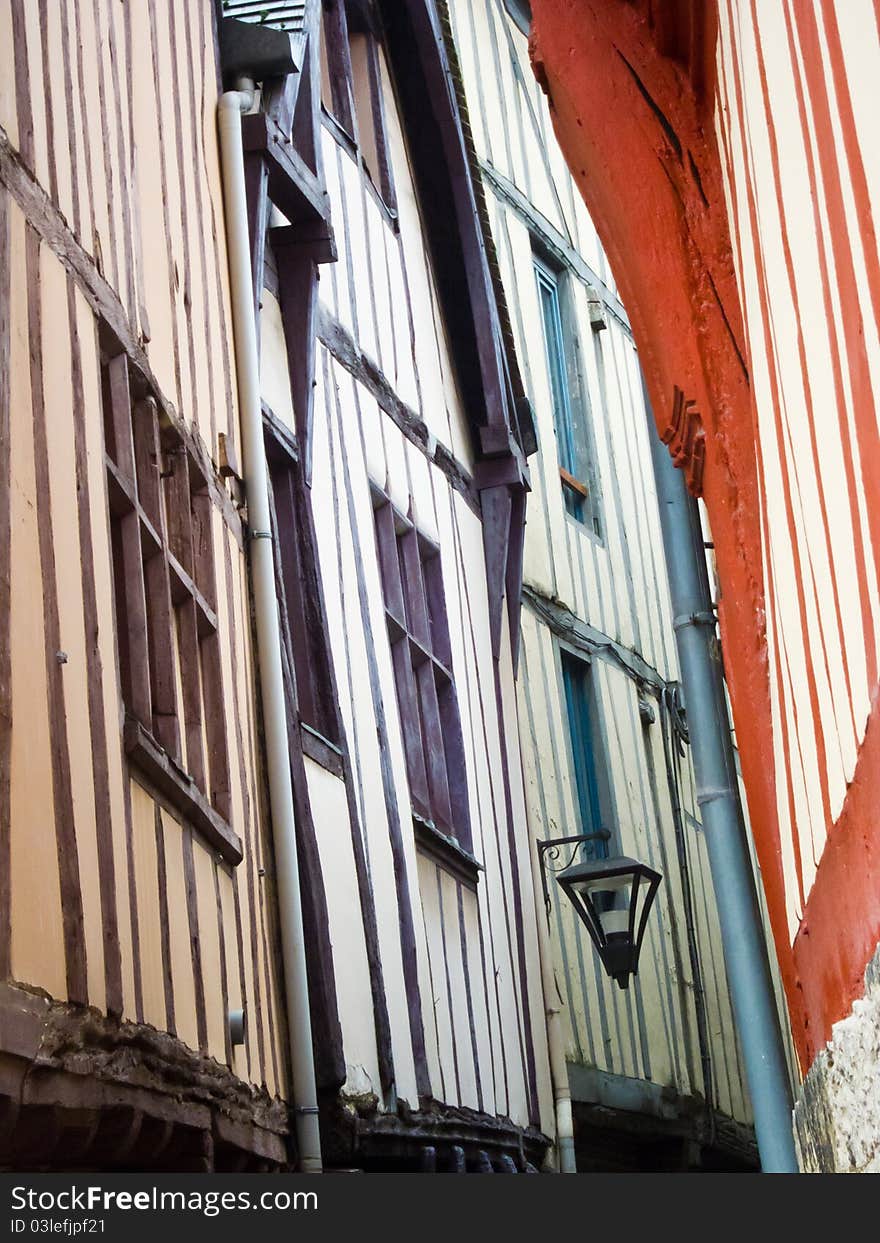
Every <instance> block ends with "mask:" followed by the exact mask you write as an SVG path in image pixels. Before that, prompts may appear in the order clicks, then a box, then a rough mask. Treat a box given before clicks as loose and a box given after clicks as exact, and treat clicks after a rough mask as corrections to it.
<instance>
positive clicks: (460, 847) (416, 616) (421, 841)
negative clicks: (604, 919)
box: [372, 486, 481, 887]
mask: <svg viewBox="0 0 880 1243" xmlns="http://www.w3.org/2000/svg"><path fill="white" fill-rule="evenodd" d="M372 500H373V523H374V531H375V537H376V553H377V558H378V563H379V564H378V569H379V577H380V581H381V587H382V600H383V607H384V611H385V619H386V624H387V629H388V641H389V645H390V648H391V662H392V667H393V670H394V682H395V690H396V695H397V705H398V712H399V714H400V728H401V738H402V742H403V748H404V755H405V759H406V768H407V780H408V783H409V792H410V801H411V805H412V815H413V826H414V830H415V834H416V842H417V845H418V847H419V849H420V850H421V851H422V852H423V853H425V854H427V855H429V856H431V857H432V858H434V859H435V861H436V862H438V863H440V865H441V866H443V867H445V868H446V869H447V870H448V871H451V872H452V873H453V874H455V875H456V876H458V878H459V879H461V880H463V881H464V882H465V883H466V884H468V885H470V886H471V887H474V886H475V885H476V882H477V878H478V874H479V870H480V866H481V865H480V864H479V863H478V862H477V860H476V859H475V858H474V855H473V853H472V849H473V836H472V825H471V815H470V801H469V793H468V783H467V767H466V760H465V750H464V736H463V733H462V727H461V713H460V710H459V706H458V695H457V691H456V687H455V679H454V677H453V673H452V654H451V642H450V635H449V622H448V616H447V612H446V596H445V591H444V587H443V572H442V564H441V552H440V548H439V547H438V546H437V544H435V543H434V542H433V540H431V539H430V538H429V537H428V536H426V535H425V534H424V533H423V532H422V531H419V530H418V528H417V527H416V526H415V525H414V523H413V522H412V521H411V520H410V519H409V518H407V517H406V516H405V515H404V514H402V513H401V512H400V510H399V509H397V508H396V507H395V506H394V505H393V503H392V502H391V500H390V499H389V497H388V496H386V494H385V493H384V492H383V491H382V490H381V489H379V488H377V487H375V486H373V487H372Z"/></svg>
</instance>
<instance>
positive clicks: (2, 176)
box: [0, 0, 552, 1172]
mask: <svg viewBox="0 0 880 1243" xmlns="http://www.w3.org/2000/svg"><path fill="white" fill-rule="evenodd" d="M247 7H248V6H238V8H239V9H242V8H247ZM250 7H251V8H253V6H250ZM288 8H289V9H290V13H289V14H288V26H287V30H288V33H287V34H286V35H284V36H283V41H282V44H280V45H279V43H278V41H277V39H278V36H277V33H275V41H274V42H273V41H272V38H271V37H270V38H269V42H268V44H267V43H266V42H265V40H263V41H262V42H261V41H260V40H259V39H258V41H257V42H256V43H254V42H253V40H252V37H251V36H252V34H253V33H254V30H255V28H253V27H250V26H246V27H245V29H244V30H243V29H242V26H241V24H234V19H232V20H230V19H228V18H227V16H225V15H224V13H223V12H222V10H221V9H220V8H219V7H217V6H215V5H214V4H212V3H210V2H209V0H199V2H198V3H189V0H187V3H182V2H181V0H169V2H168V3H161V4H155V5H140V4H137V5H129V4H126V5H118V4H115V3H108V2H105V0H99V2H98V3H97V4H81V3H79V2H78V0H64V2H63V3H58V4H52V5H46V6H41V5H33V4H29V3H24V2H22V0H9V2H7V3H3V4H2V5H0V59H2V63H3V70H4V73H3V82H4V86H3V88H2V94H0V125H2V132H0V377H2V379H0V384H2V389H0V449H2V454H0V457H2V469H3V471H4V479H3V486H2V488H0V653H2V655H0V661H2V665H0V697H2V705H0V852H2V857H0V884H2V886H3V889H2V893H0V909H2V924H0V976H2V985H0V987H2V1006H0V1050H2V1053H0V1058H2V1061H0V1064H2V1075H3V1078H2V1088H0V1094H2V1101H3V1107H2V1120H3V1129H2V1145H3V1148H2V1157H0V1160H2V1162H3V1164H4V1165H7V1166H18V1167H20V1168H21V1167H23V1168H53V1167H54V1168H59V1167H60V1168H72V1167H76V1168H116V1169H144V1168H152V1169H177V1170H185V1169H203V1170H211V1169H246V1170H258V1169H277V1168H287V1167H294V1168H295V1167H296V1165H297V1161H298V1154H297V1145H296V1143H295V1142H294V1138H293V1136H292V1134H291V1131H292V1125H291V1122H290V1114H291V1112H293V1113H294V1114H300V1113H302V1112H303V1109H301V1108H300V1106H301V1104H302V1098H301V1096H300V1097H297V1095H296V1094H297V1091H298V1090H300V1089H301V1086H302V1085H297V1084H296V1083H293V1084H292V1081H291V1066H290V1055H291V1045H290V1039H289V1030H290V1024H289V1021H288V1020H289V1017H290V1016H291V1015H292V1014H293V1013H294V1009H297V1008H298V1010H299V1012H301V1011H302V1007H303V1006H304V1005H306V1004H307V1005H308V1008H309V1010H310V1013H311V1038H312V1043H313V1047H314V1050H315V1062H314V1078H315V1081H316V1088H317V1098H316V1099H317V1106H316V1107H317V1108H320V1111H321V1131H322V1137H323V1140H324V1159H325V1163H326V1164H327V1165H328V1166H336V1167H343V1168H365V1169H374V1168H383V1169H393V1168H405V1169H417V1168H421V1169H431V1168H439V1169H453V1170H459V1171H462V1172H464V1171H465V1170H479V1169H484V1168H490V1169H491V1168H494V1169H497V1170H499V1171H504V1172H507V1171H511V1172H512V1171H515V1170H525V1169H527V1168H534V1167H537V1166H540V1164H541V1163H542V1160H543V1156H544V1153H545V1150H546V1148H547V1144H548V1134H549V1132H550V1131H551V1130H552V1098H551V1096H550V1092H549V1072H548V1069H547V1053H546V1036H545V1030H544V1025H543V1013H542V1011H543V1007H542V1000H541V990H540V971H539V966H538V938H537V932H536V915H535V909H534V902H533V899H532V881H531V871H530V858H529V844H528V835H527V832H526V828H525V825H526V820H525V813H524V796H523V780H522V771H521V766H520V757H519V748H518V739H517V708H516V693H515V685H514V678H513V667H514V661H513V651H514V650H515V647H516V642H517V640H516V633H517V625H518V617H519V595H520V592H519V582H520V578H519V576H520V552H521V547H522V532H523V521H524V518H523V507H524V496H525V489H526V481H527V468H526V462H525V459H526V456H527V454H528V453H529V452H530V450H531V445H530V442H529V437H530V434H531V431H530V427H531V425H530V421H529V415H528V410H527V407H526V405H525V403H524V401H523V400H522V392H521V388H520V387H519V380H518V376H517V373H516V366H515V360H513V359H512V358H508V354H507V345H506V342H505V338H504V334H503V332H502V331H501V328H500V319H499V309H498V303H497V301H496V297H495V292H494V289H493V285H492V281H491V278H490V274H489V271H488V267H487V266H486V264H485V260H484V259H482V258H481V256H482V255H483V250H484V242H483V239H482V233H481V227H480V222H479V218H478V214H477V212H476V209H475V206H474V189H473V185H472V184H471V180H470V174H469V170H468V164H467V160H466V157H465V144H464V139H463V134H462V129H461V122H460V118H459V116H458V113H457V111H456V108H455V105H454V101H452V100H451V99H450V97H449V95H448V93H447V92H445V91H444V89H443V80H444V78H443V75H444V74H445V71H446V70H445V66H446V61H445V51H444V43H443V39H442V37H441V35H440V32H439V30H438V28H437V25H436V22H435V19H434V16H433V9H432V8H431V6H428V5H423V4H413V5H407V6H405V8H404V7H403V6H396V5H388V6H384V8H383V6H380V9H382V11H381V12H379V10H374V9H373V8H372V6H370V5H361V4H350V5H347V6H346V5H344V4H343V3H342V0H339V3H329V4H324V5H323V6H322V5H320V4H317V3H307V4H305V5H291V6H288ZM378 17H382V18H383V19H384V30H385V36H384V41H380V39H379V38H378V36H377V30H378V26H377V25H376V19H377V18H378ZM322 27H323V30H322ZM249 31H250V33H248V32H249ZM258 33H259V32H258ZM262 34H266V32H262ZM279 48H280V52H279ZM273 57H275V58H276V59H274V60H273ZM392 78H393V81H394V89H392V85H391V82H392ZM248 79H251V84H250V88H249V87H247V80H248ZM253 79H256V90H255V91H254V92H253V95H252V96H250V97H249V107H248V115H246V116H243V117H242V120H241V132H242V156H243V160H244V165H245V174H244V176H245V184H246V192H247V204H248V213H249V228H250V243H251V274H252V279H253V288H252V290H251V293H252V296H253V305H254V311H255V313H256V315H257V321H256V322H257V327H258V335H259V341H260V374H261V397H262V411H261V414H262V422H263V431H264V438H265V454H266V462H267V465H268V475H269V490H268V495H269V496H270V499H271V528H272V529H271V530H262V529H258V528H256V527H255V526H254V523H253V521H252V520H251V518H250V516H249V508H248V502H249V497H250V500H251V507H253V503H254V496H255V492H254V490H253V485H252V482H251V471H252V468H253V463H252V462H248V461H246V460H245V457H244V455H243V449H244V444H243V441H244V436H245V432H244V424H245V416H244V413H243V408H244V403H243V399H242V394H243V392H244V391H245V389H244V384H243V380H242V367H241V357H242V355H241V342H240V340H239V339H238V336H237V334H236V333H235V332H233V327H232V325H233V311H232V306H233V302H234V301H235V292H236V291H235V289H231V287H230V280H231V277H230V266H229V253H230V245H231V243H230V241H229V238H228V236H227V226H228V223H229V220H230V219H231V216H230V202H231V200H230V199H229V198H227V201H226V203H225V204H224V196H223V190H222V179H221V158H220V147H219V144H218V136H217V134H218V131H217V107H218V101H219V99H220V94H221V92H222V91H223V89H224V88H229V87H230V86H234V85H235V84H236V83H242V82H244V83H245V89H251V88H252V86H253ZM424 81H428V82H430V83H431V89H430V91H429V92H428V95H429V101H430V106H429V107H426V106H425V101H424V92H423V85H422V84H423V82H424ZM438 151H439V152H440V153H441V158H438V154H437V153H438ZM227 172H228V170H227ZM259 415H260V412H258V417H259ZM249 490H250V491H249ZM267 538H269V539H271V544H272V547H273V549H274V556H275V567H276V568H275V588H274V590H275V598H276V600H277V605H276V606H275V607H276V608H277V616H276V629H277V630H280V635H281V650H280V651H276V652H275V654H274V658H275V660H276V662H278V663H279V664H280V668H281V676H282V679H283V693H284V701H283V702H284V704H285V710H286V714H287V733H288V739H287V750H288V755H289V769H290V771H289V774H288V775H287V777H286V779H285V780H286V785H287V788H288V789H289V790H290V792H291V797H292V801H293V810H294V813H295V815H294V818H295V822H296V826H297V842H296V845H297V848H298V866H297V870H298V877H299V888H300V892H301V899H302V908H303V917H302V929H301V935H302V937H303V938H304V940H305V946H306V958H307V962H308V989H307V993H306V994H305V995H299V996H295V997H294V996H291V995H290V979H291V975H290V971H289V963H288V961H287V960H286V958H285V956H284V955H285V954H286V952H287V951H286V944H287V943H286V941H285V938H284V923H285V920H286V919H288V918H289V911H287V910H286V909H285V904H284V903H279V897H278V893H279V885H280V884H281V883H282V881H284V879H285V877H284V875H283V873H284V869H283V868H282V867H281V866H280V862H279V860H280V856H279V853H278V850H279V846H278V834H279V824H278V817H277V816H276V814H275V801H274V800H275V798H276V790H275V786H274V785H273V783H272V781H270V780H269V779H268V776H267V764H268V763H269V760H268V759H267V757H268V756H269V754H270V747H269V733H268V731H269V720H270V718H269V716H268V714H267V712H266V710H265V708H266V703H265V691H266V683H265V681H263V682H262V683H260V681H259V680H258V667H262V666H263V665H265V664H266V663H267V659H268V656H269V655H270V653H268V652H267V650H266V649H265V648H263V649H261V650H260V651H259V652H258V651H257V648H256V646H255V637H254V636H255V630H254V625H253V622H252V615H254V616H255V615H256V613H257V611H258V609H259V604H258V601H257V599H256V596H255V594H254V592H253V582H249V570H250V569H252V565H253V563H254V562H255V560H256V556H257V554H256V552H255V549H254V545H255V543H256V542H257V541H259V540H266V539H267ZM258 622H259V619H258ZM261 686H262V693H261V691H260V689H259V688H260V687H261ZM283 784H285V783H284V782H282V785H283ZM288 879H289V877H288ZM282 947H285V948H284V950H283V951H282ZM292 1007H293V1008H294V1009H292ZM293 1052H294V1053H295V1052H296V1050H295V1048H294V1049H293ZM291 1105H294V1106H296V1109H294V1110H293V1111H291V1110H290V1109H289V1107H290V1106H291ZM310 1109H311V1107H305V1112H306V1113H308V1112H310Z"/></svg>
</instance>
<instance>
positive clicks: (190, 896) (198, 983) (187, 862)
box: [181, 825, 208, 1054]
mask: <svg viewBox="0 0 880 1243" xmlns="http://www.w3.org/2000/svg"><path fill="white" fill-rule="evenodd" d="M181 850H182V855H183V881H184V885H185V888H186V915H187V919H188V921H189V944H190V952H191V955H192V973H193V986H194V988H195V994H196V1030H197V1031H198V1036H199V1050H200V1052H201V1053H204V1054H207V1052H208V1019H207V1012H206V1009H205V973H204V971H203V969H202V941H201V937H200V936H199V901H198V894H197V892H196V870H195V861H194V859H193V839H192V829H191V828H190V827H189V825H183V826H182V831H181Z"/></svg>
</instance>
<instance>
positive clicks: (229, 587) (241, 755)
mask: <svg viewBox="0 0 880 1243" xmlns="http://www.w3.org/2000/svg"><path fill="white" fill-rule="evenodd" d="M223 553H224V557H223V560H224V567H225V574H226V598H227V600H229V616H230V627H229V629H230V635H229V648H230V651H231V652H232V693H233V697H234V702H235V711H234V713H233V717H234V720H235V754H236V755H237V756H238V765H239V777H240V780H241V793H242V802H243V805H244V826H243V828H244V832H243V834H242V836H243V837H244V839H245V842H246V846H247V848H246V850H245V875H244V888H245V894H246V897H247V924H248V933H249V939H250V946H249V951H250V961H251V963H252V964H253V972H254V1010H255V1011H256V1020H257V1021H256V1031H257V1041H256V1045H257V1047H256V1055H257V1056H256V1069H257V1070H258V1072H259V1081H260V1082H261V1083H265V1081H266V1045H265V1035H264V1032H263V1004H262V990H261V988H260V971H259V962H258V957H257V928H256V904H255V902H254V855H255V852H256V836H257V831H256V816H257V814H258V812H257V809H255V808H254V806H253V804H252V802H251V798H250V792H249V790H248V784H247V755H246V751H245V745H244V731H243V730H242V724H241V708H240V705H241V703H242V695H241V685H240V681H239V666H238V648H237V645H236V627H235V621H234V602H235V600H236V592H235V576H234V574H233V567H232V553H231V551H230V548H229V540H228V539H227V538H225V537H224V539H223ZM245 702H247V701H246V700H245ZM239 875H240V872H237V873H236V880H235V893H236V910H237V913H238V914H237V920H238V924H239V929H240V927H241V915H242V911H241V906H242V903H241V899H240V897H239V885H240V884H241V883H242V882H241V880H240V879H239ZM239 937H240V939H241V932H240V931H239ZM239 965H240V970H241V979H242V997H247V989H246V986H245V974H244V973H245V966H244V952H243V949H242V946H241V944H240V945H239ZM248 1028H250V1024H248ZM248 1058H249V1061H250V1073H251V1075H253V1074H254V1071H255V1066H254V1057H253V1050H251V1048H250V1040H249V1039H248Z"/></svg>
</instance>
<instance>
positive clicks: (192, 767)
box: [103, 354, 241, 863]
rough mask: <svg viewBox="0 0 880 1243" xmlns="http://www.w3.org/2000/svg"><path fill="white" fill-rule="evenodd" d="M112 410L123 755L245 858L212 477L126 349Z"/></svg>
mask: <svg viewBox="0 0 880 1243" xmlns="http://www.w3.org/2000/svg"><path fill="white" fill-rule="evenodd" d="M103 406H104V431H105V458H104V460H105V465H106V470H107V488H108V498H109V506H110V532H111V543H112V554H113V585H114V595H115V610H116V632H117V641H118V647H119V666H120V674H121V679H122V695H123V701H124V706H125V712H126V720H125V749H126V753H127V754H128V756H129V760H130V762H131V763H132V764H133V765H134V766H135V767H137V768H138V769H139V770H140V772H141V773H142V775H143V776H145V777H146V778H147V779H148V780H149V782H151V783H152V785H153V786H154V787H155V788H156V789H157V790H158V791H159V793H160V794H161V795H162V796H164V797H165V798H166V799H167V801H168V802H169V803H170V804H171V805H172V806H173V807H175V808H176V809H177V810H178V811H180V812H181V814H182V815H183V816H184V818H185V819H186V820H188V821H189V823H191V824H192V825H193V827H194V828H196V829H197V830H199V831H200V832H201V833H202V834H203V836H204V837H205V838H206V839H207V840H208V841H209V843H210V844H211V845H212V846H213V848H214V849H216V850H218V851H219V852H220V853H221V854H222V855H223V856H224V857H225V858H226V859H228V860H229V861H230V862H233V863H238V862H240V861H241V846H240V843H239V841H238V838H237V837H236V835H235V834H234V833H233V831H232V829H231V828H230V827H229V824H228V820H229V815H230V789H229V759H228V754H227V748H226V728H225V705H224V699H223V687H222V669H221V658H220V645H219V639H218V635H217V612H216V609H217V602H216V585H215V579H214V551H213V537H212V531H211V526H212V519H213V501H212V499H211V494H210V490H209V483H208V478H207V476H206V474H205V473H204V471H203V468H202V465H201V464H200V462H199V460H198V458H197V454H196V450H195V446H193V445H191V444H189V443H188V442H186V441H185V440H184V438H183V436H182V434H181V433H180V432H179V431H178V430H177V428H176V427H174V426H172V425H170V424H169V423H168V422H167V420H165V419H163V420H161V421H160V419H159V417H158V409H157V404H156V400H155V398H154V397H153V395H152V394H151V393H150V392H149V391H147V389H146V386H145V384H144V382H143V381H142V380H141V379H140V378H139V377H138V376H137V373H135V372H133V371H132V372H131V373H130V370H129V364H128V359H127V357H126V356H125V355H124V354H119V355H117V356H116V357H115V358H113V359H111V360H110V361H109V362H107V363H106V365H105V367H104V371H103Z"/></svg>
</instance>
